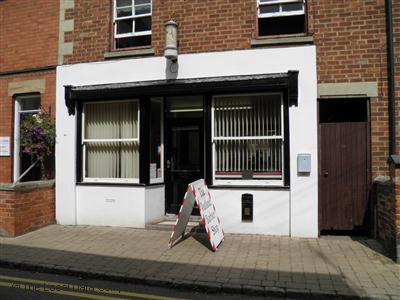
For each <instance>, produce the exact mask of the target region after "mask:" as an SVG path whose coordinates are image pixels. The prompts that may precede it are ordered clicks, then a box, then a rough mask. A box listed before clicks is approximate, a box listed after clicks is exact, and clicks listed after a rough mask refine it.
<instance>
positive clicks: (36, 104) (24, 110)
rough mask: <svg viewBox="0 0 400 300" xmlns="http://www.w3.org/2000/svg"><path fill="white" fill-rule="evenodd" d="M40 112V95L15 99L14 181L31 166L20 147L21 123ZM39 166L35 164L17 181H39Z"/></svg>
mask: <svg viewBox="0 0 400 300" xmlns="http://www.w3.org/2000/svg"><path fill="white" fill-rule="evenodd" d="M39 112H40V94H31V95H20V96H17V97H16V98H15V118H14V120H15V124H14V134H15V137H14V141H15V144H14V149H16V151H15V154H14V181H16V180H18V179H19V177H20V176H21V175H22V174H23V173H24V172H25V171H27V169H28V168H29V167H31V166H32V164H33V163H34V161H32V159H31V157H30V155H29V154H28V153H25V152H24V151H23V149H22V148H21V145H20V141H21V140H20V136H21V135H20V131H21V123H22V122H23V121H24V119H25V118H26V117H28V116H32V115H34V114H37V113H39ZM40 179H41V174H40V166H39V164H36V165H35V166H34V167H33V168H32V169H31V170H29V171H28V173H26V174H25V175H24V176H23V177H22V178H21V179H20V180H19V181H20V182H25V181H35V180H40Z"/></svg>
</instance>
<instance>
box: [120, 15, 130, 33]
mask: <svg viewBox="0 0 400 300" xmlns="http://www.w3.org/2000/svg"><path fill="white" fill-rule="evenodd" d="M131 32H133V23H132V19H128V20H121V21H117V34H123V33H131Z"/></svg>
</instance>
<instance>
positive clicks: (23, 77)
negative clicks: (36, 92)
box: [0, 70, 56, 182]
mask: <svg viewBox="0 0 400 300" xmlns="http://www.w3.org/2000/svg"><path fill="white" fill-rule="evenodd" d="M35 79H43V80H44V81H45V87H46V90H45V92H44V93H42V94H41V95H40V98H41V105H42V107H43V109H44V110H46V111H48V112H51V114H52V115H53V116H54V115H55V90H56V74H55V71H54V70H51V71H43V72H35V73H33V74H32V73H30V74H18V75H9V76H2V77H0V99H1V101H0V119H1V122H0V136H10V137H11V139H13V136H14V98H13V97H12V96H9V95H8V85H9V84H10V83H12V82H21V81H28V80H35ZM11 148H12V155H11V156H1V157H0V165H1V168H0V182H12V181H13V159H14V153H15V152H14V149H13V143H11Z"/></svg>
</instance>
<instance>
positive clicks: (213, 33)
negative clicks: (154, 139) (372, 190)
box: [65, 0, 398, 177]
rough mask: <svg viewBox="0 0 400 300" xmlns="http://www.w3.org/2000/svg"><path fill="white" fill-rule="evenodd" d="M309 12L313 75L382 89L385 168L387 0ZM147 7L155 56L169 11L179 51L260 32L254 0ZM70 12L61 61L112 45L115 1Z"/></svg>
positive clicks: (171, 0) (377, 163) (376, 171)
mask: <svg viewBox="0 0 400 300" xmlns="http://www.w3.org/2000/svg"><path fill="white" fill-rule="evenodd" d="M94 4H95V5H94ZM396 5H397V4H396ZM397 6H398V5H397ZM89 8H90V9H89ZM307 12H308V21H307V23H308V32H309V34H310V35H313V36H314V42H315V44H316V46H317V63H318V82H319V83H337V82H367V81H373V82H377V83H378V89H379V95H378V97H377V98H375V99H372V101H371V128H372V133H371V134H372V175H373V176H372V177H376V176H378V175H389V173H388V165H387V157H388V155H389V148H388V147H389V145H388V137H389V135H388V113H387V111H388V105H387V103H388V99H387V56H386V44H387V43H386V25H385V1H382V0H379V1H378V0H377V1H363V0H355V1H342V2H340V3H339V2H337V1H316V0H309V1H307ZM152 15H153V19H152V45H151V47H152V48H153V49H154V51H155V55H157V56H161V55H163V51H164V44H165V39H164V30H165V29H164V23H165V22H166V21H168V20H169V19H171V18H173V19H174V20H175V21H177V23H178V24H179V53H182V54H183V53H196V52H207V51H227V50H235V49H250V48H252V44H251V40H252V39H255V38H256V37H257V28H256V24H257V14H256V1H255V0H241V1H222V0H217V1H199V0H196V1H190V2H188V1H183V0H178V1H175V0H165V1H161V0H153V13H152ZM67 17H68V18H70V19H73V20H74V24H75V26H74V31H73V32H72V33H71V34H70V35H68V41H73V43H74V49H73V55H70V56H67V57H66V59H65V63H67V64H70V63H79V62H90V61H101V60H104V54H105V53H106V52H109V51H112V20H111V18H112V1H104V2H101V4H100V3H98V2H97V1H93V0H81V1H76V3H75V8H74V9H71V10H68V13H67V14H66V18H67ZM100 33H101V34H100Z"/></svg>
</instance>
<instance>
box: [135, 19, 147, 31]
mask: <svg viewBox="0 0 400 300" xmlns="http://www.w3.org/2000/svg"><path fill="white" fill-rule="evenodd" d="M147 30H151V17H145V18H137V19H135V32H140V31H147Z"/></svg>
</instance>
